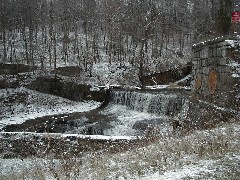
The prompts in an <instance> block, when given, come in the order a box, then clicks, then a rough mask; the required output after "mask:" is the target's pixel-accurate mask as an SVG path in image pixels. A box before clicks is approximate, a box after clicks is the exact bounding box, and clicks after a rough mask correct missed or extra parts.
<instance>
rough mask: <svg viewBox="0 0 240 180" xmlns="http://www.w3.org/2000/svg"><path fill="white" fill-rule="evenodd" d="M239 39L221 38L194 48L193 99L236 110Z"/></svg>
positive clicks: (239, 80) (237, 106)
mask: <svg viewBox="0 0 240 180" xmlns="http://www.w3.org/2000/svg"><path fill="white" fill-rule="evenodd" d="M239 47H240V39H239V37H237V36H236V37H221V38H216V39H213V40H209V41H207V42H202V43H199V44H196V45H194V46H193V55H192V65H193V68H192V77H193V82H192V90H193V96H196V97H197V98H199V99H202V100H204V101H208V102H210V103H213V104H216V105H217V106H220V107H223V108H229V109H231V110H233V111H239V104H240V101H239V98H240V86H239V84H240V83H239V82H240V78H239V77H240V75H239V68H240V67H239V64H240V60H239V57H240V55H239V54H240V52H239V51H240V48H239Z"/></svg>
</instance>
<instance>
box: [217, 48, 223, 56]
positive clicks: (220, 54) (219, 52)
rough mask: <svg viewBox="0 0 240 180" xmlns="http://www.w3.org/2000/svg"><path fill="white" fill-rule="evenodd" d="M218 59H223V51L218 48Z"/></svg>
mask: <svg viewBox="0 0 240 180" xmlns="http://www.w3.org/2000/svg"><path fill="white" fill-rule="evenodd" d="M217 57H222V49H221V48H217Z"/></svg>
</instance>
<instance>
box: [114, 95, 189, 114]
mask: <svg viewBox="0 0 240 180" xmlns="http://www.w3.org/2000/svg"><path fill="white" fill-rule="evenodd" d="M111 99H112V103H113V104H119V105H124V106H127V107H128V108H129V109H130V110H134V111H139V112H145V113H150V114H154V115H158V116H169V117H176V116H178V117H179V118H184V116H186V111H187V108H188V99H187V98H186V97H184V96H183V95H181V94H166V93H155V94H154V93H140V92H132V91H130V92H127V91H112V92H111Z"/></svg>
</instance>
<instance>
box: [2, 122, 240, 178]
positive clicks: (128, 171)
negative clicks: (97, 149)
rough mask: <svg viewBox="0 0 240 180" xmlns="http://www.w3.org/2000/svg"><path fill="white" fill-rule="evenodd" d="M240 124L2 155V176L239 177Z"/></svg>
mask: <svg viewBox="0 0 240 180" xmlns="http://www.w3.org/2000/svg"><path fill="white" fill-rule="evenodd" d="M239 129H240V125H239V124H223V125H222V127H219V128H215V129H213V130H204V131H197V132H194V133H193V134H190V135H186V136H182V137H162V139H160V141H157V142H154V143H152V144H150V145H146V146H144V147H139V148H136V149H132V150H129V151H126V152H119V153H117V154H111V153H110V154H108V153H103V154H101V153H100V154H97V153H96V154H95V153H86V154H84V156H83V157H82V158H81V159H80V158H75V157H73V158H71V159H68V158H67V159H52V158H51V157H50V156H49V157H46V159H36V158H26V159H1V158H0V179H1V178H2V179H83V180H92V179H99V180H102V179H112V180H115V179H118V180H122V179H131V180H133V179H135V180H150V179H151V180H155V179H156V180H157V179H161V180H180V179H238V177H239V174H240V151H239V141H240V139H239V133H240V131H239Z"/></svg>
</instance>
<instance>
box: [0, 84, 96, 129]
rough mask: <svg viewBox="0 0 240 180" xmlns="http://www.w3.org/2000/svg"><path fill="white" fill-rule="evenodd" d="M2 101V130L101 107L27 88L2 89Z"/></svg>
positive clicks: (0, 115)
mask: <svg viewBox="0 0 240 180" xmlns="http://www.w3.org/2000/svg"><path fill="white" fill-rule="evenodd" d="M0 100H1V101H0V106H1V110H0V129H1V128H3V127H4V126H5V125H9V124H21V123H23V122H25V121H26V120H29V119H35V118H37V117H43V116H46V115H58V114H65V113H73V112H85V111H90V110H92V109H96V108H97V107H99V106H100V103H99V102H94V101H89V102H75V101H70V100H68V99H64V98H61V97H57V96H53V95H49V94H43V93H39V92H37V91H33V90H29V89H26V88H17V89H1V90H0Z"/></svg>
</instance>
